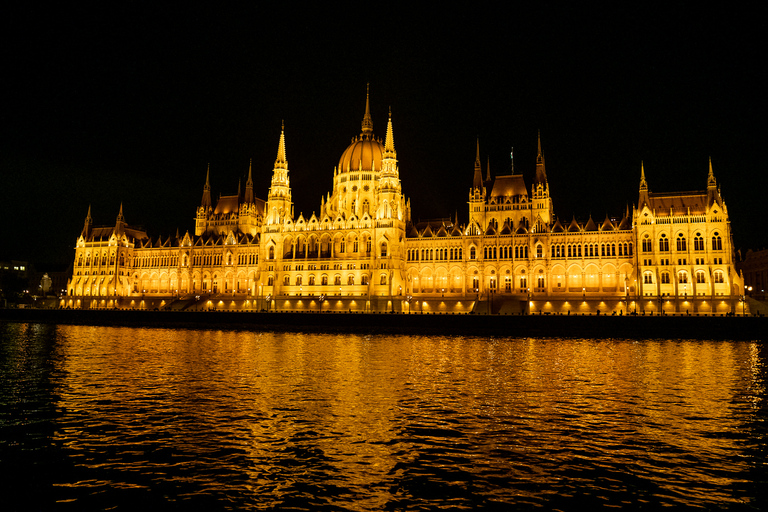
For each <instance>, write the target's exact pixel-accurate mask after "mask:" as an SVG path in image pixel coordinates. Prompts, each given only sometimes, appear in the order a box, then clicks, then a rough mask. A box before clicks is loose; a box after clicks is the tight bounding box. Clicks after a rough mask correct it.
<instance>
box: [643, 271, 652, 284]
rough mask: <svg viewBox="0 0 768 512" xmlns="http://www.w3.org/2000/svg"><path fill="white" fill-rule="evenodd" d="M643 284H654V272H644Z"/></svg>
mask: <svg viewBox="0 0 768 512" xmlns="http://www.w3.org/2000/svg"><path fill="white" fill-rule="evenodd" d="M643 284H653V274H651V273H650V272H646V273H644V274H643Z"/></svg>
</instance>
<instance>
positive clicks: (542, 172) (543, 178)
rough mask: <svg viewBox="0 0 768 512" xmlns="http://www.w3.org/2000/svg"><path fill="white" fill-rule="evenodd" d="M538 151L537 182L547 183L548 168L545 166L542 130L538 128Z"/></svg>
mask: <svg viewBox="0 0 768 512" xmlns="http://www.w3.org/2000/svg"><path fill="white" fill-rule="evenodd" d="M537 139H538V151H537V153H536V183H542V184H545V183H547V170H546V167H545V166H544V154H543V153H542V152H541V130H538V134H537Z"/></svg>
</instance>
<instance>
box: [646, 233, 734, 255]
mask: <svg viewBox="0 0 768 512" xmlns="http://www.w3.org/2000/svg"><path fill="white" fill-rule="evenodd" d="M642 243H643V252H653V245H652V243H651V239H650V237H649V236H648V235H645V238H643V242H642ZM669 247H670V243H669V238H667V235H666V233H662V234H661V235H659V252H669ZM675 249H676V250H677V251H679V252H685V251H688V241H687V240H686V238H685V235H684V234H683V233H678V235H677V238H676V239H675ZM693 250H694V251H703V250H704V237H703V236H701V233H696V235H695V236H694V238H693ZM712 250H713V251H722V250H723V239H722V237H721V236H720V233H714V234H713V235H712Z"/></svg>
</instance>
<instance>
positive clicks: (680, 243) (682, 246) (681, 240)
mask: <svg viewBox="0 0 768 512" xmlns="http://www.w3.org/2000/svg"><path fill="white" fill-rule="evenodd" d="M677 250H678V251H687V250H688V245H687V244H686V241H685V236H684V235H683V234H682V233H678V234H677Z"/></svg>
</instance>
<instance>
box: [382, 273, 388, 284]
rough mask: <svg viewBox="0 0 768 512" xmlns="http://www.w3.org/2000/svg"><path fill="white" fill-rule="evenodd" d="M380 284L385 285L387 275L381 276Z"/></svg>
mask: <svg viewBox="0 0 768 512" xmlns="http://www.w3.org/2000/svg"><path fill="white" fill-rule="evenodd" d="M381 284H387V274H381Z"/></svg>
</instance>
